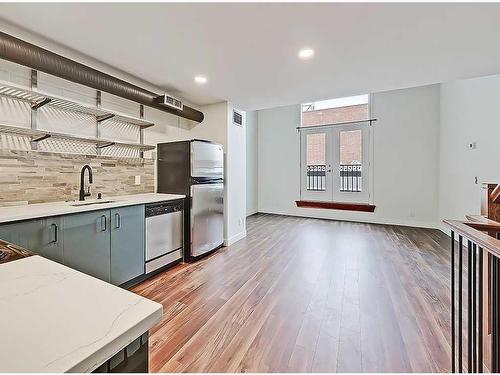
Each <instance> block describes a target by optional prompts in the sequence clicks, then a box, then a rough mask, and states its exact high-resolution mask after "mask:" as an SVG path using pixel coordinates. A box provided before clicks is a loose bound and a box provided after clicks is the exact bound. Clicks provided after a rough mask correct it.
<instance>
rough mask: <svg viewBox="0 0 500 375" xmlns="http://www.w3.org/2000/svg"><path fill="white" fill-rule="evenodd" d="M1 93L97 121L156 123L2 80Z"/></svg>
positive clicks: (32, 103) (37, 105) (133, 123)
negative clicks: (8, 83)
mask: <svg viewBox="0 0 500 375" xmlns="http://www.w3.org/2000/svg"><path fill="white" fill-rule="evenodd" d="M0 95H1V96H4V97H7V98H11V99H16V100H22V101H24V102H28V103H30V106H31V108H32V109H39V108H41V107H43V106H49V107H54V108H58V109H61V110H64V111H71V112H78V113H83V114H87V115H91V116H94V117H96V121H97V122H104V121H106V120H110V119H113V120H115V121H119V122H123V123H126V124H131V125H136V126H140V127H141V128H143V129H145V128H149V127H151V126H153V125H154V123H152V122H150V121H146V120H144V119H140V118H136V117H133V116H129V115H125V114H122V113H118V112H115V111H109V110H106V109H103V108H98V107H92V106H90V105H86V104H82V103H78V102H75V101H70V100H67V99H62V98H59V97H57V96H53V95H48V94H44V93H41V92H38V91H32V90H28V89H25V88H21V87H17V86H12V85H6V84H5V83H3V82H0Z"/></svg>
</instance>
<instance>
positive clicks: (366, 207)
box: [295, 201, 375, 212]
mask: <svg viewBox="0 0 500 375" xmlns="http://www.w3.org/2000/svg"><path fill="white" fill-rule="evenodd" d="M295 203H296V204H297V207H305V208H323V209H327V210H344V211H360V212H373V211H375V205H373V204H367V203H347V202H319V201H295Z"/></svg>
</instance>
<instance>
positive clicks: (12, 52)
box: [0, 32, 204, 122]
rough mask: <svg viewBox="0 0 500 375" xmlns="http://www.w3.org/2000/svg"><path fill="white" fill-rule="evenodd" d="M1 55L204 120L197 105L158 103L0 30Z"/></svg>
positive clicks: (151, 95) (140, 91)
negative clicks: (177, 107) (175, 105)
mask: <svg viewBox="0 0 500 375" xmlns="http://www.w3.org/2000/svg"><path fill="white" fill-rule="evenodd" d="M0 58H2V59H5V60H8V61H11V62H14V63H17V64H20V65H24V66H27V67H30V68H31V69H35V70H39V71H41V72H45V73H48V74H52V75H54V76H57V77H60V78H64V79H66V80H68V81H72V82H76V83H79V84H82V85H85V86H89V87H92V88H94V89H96V90H100V91H104V92H107V93H109V94H113V95H116V96H120V97H122V98H125V99H129V100H132V101H134V102H137V103H139V104H144V105H146V106H148V107H152V108H156V109H159V110H161V111H164V112H168V113H172V114H174V115H177V116H180V117H184V118H187V119H189V120H193V121H197V122H202V121H203V118H204V116H203V113H202V112H200V111H198V110H196V109H194V108H191V107H188V106H186V105H185V106H184V109H183V110H182V111H181V110H178V109H175V108H171V107H167V106H165V105H162V104H160V103H158V102H157V98H158V96H159V95H158V94H155V93H153V92H151V91H148V90H145V89H143V88H141V87H138V86H135V85H133V84H131V83H128V82H125V81H123V80H121V79H119V78H116V77H113V76H111V75H109V74H106V73H103V72H100V71H98V70H96V69H93V68H91V67H89V66H86V65H83V64H80V63H78V62H76V61H74V60H71V59H68V58H66V57H63V56H61V55H58V54H56V53H54V52H51V51H48V50H46V49H43V48H41V47H38V46H35V45H34V44H31V43H28V42H25V41H24V40H21V39H18V38H15V37H13V36H12V35H8V34H5V33H3V32H0Z"/></svg>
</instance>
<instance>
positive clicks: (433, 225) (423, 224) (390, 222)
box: [259, 208, 441, 229]
mask: <svg viewBox="0 0 500 375" xmlns="http://www.w3.org/2000/svg"><path fill="white" fill-rule="evenodd" d="M301 210H308V211H309V210H310V211H311V213H310V214H309V213H297V212H289V211H286V212H283V211H274V210H263V209H260V210H259V213H262V214H271V215H283V216H293V217H305V218H310V219H322V220H334V221H347V222H350V223H367V224H383V225H399V226H403V227H414V228H427V229H441V228H440V227H439V224H438V223H430V222H419V221H415V222H413V221H406V222H401V221H394V220H387V219H361V218H360V219H349V218H335V217H325V216H319V215H316V214H315V212H318V211H322V210H315V209H308V208H301ZM360 214H363V215H370V214H369V213H365V212H360Z"/></svg>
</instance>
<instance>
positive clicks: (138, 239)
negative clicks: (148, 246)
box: [111, 205, 145, 285]
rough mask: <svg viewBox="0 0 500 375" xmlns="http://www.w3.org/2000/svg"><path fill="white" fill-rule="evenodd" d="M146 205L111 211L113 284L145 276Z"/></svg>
mask: <svg viewBox="0 0 500 375" xmlns="http://www.w3.org/2000/svg"><path fill="white" fill-rule="evenodd" d="M144 221H145V219H144V205H140V206H128V207H120V208H115V209H112V210H111V283H112V284H115V285H120V284H123V283H125V282H127V281H129V280H132V279H133V278H135V277H137V276H140V275H142V274H144Z"/></svg>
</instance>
